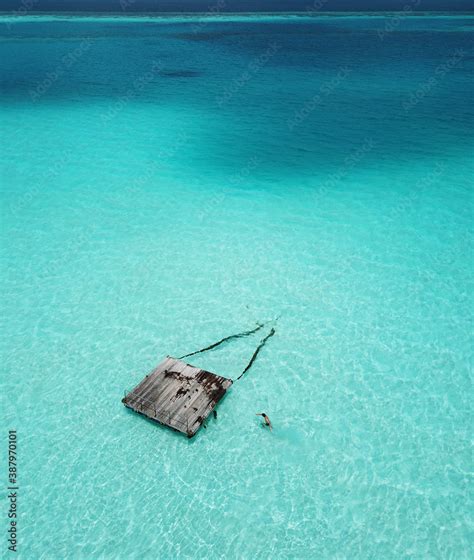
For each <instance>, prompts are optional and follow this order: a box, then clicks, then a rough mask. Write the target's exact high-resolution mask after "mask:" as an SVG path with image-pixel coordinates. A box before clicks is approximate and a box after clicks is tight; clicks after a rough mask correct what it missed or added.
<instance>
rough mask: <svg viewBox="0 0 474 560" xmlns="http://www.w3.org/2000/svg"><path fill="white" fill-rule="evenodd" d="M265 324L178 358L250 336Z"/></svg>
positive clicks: (259, 324)
mask: <svg viewBox="0 0 474 560" xmlns="http://www.w3.org/2000/svg"><path fill="white" fill-rule="evenodd" d="M265 324H266V323H258V326H257V327H256V328H255V329H252V330H251V331H245V332H241V333H239V334H232V335H230V336H226V337H225V338H223V339H222V340H219V342H214V344H211V345H210V346H206V348H202V349H201V350H196V352H191V353H190V354H185V355H184V356H181V357H180V358H178V359H179V360H182V359H183V358H189V356H194V355H195V354H201V353H202V352H207V351H208V350H212V349H213V348H216V346H220V345H221V344H224V342H227V341H229V340H233V339H234V338H244V337H245V336H250V335H251V334H253V333H256V332H257V331H259V330H260V329H263V327H264V326H265Z"/></svg>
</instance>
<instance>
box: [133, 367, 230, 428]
mask: <svg viewBox="0 0 474 560" xmlns="http://www.w3.org/2000/svg"><path fill="white" fill-rule="evenodd" d="M231 385H232V380H231V379H227V378H226V377H222V376H220V375H216V374H214V373H211V372H208V371H205V370H203V369H200V368H197V367H195V366H192V365H190V364H187V363H185V362H183V361H181V360H176V359H175V358H171V357H167V358H166V359H165V360H163V361H162V362H161V363H160V364H158V366H157V367H156V368H155V369H154V370H153V371H152V373H151V374H149V375H147V376H146V377H145V378H144V379H143V380H142V381H141V382H140V383H139V384H138V385H137V386H136V387H135V388H134V389H133V390H132V391H130V393H128V394H126V396H125V398H124V399H123V403H124V404H125V406H127V407H129V408H131V409H132V410H135V411H136V412H139V413H140V414H144V415H145V416H148V417H149V418H152V419H153V420H156V421H158V422H160V423H162V424H165V425H167V426H170V427H172V428H174V429H175V430H178V431H180V432H183V433H186V434H187V435H188V437H192V436H193V435H194V434H195V433H196V432H197V431H198V430H199V428H200V427H201V426H202V424H203V422H204V421H205V420H206V418H207V417H208V415H209V414H210V413H211V411H212V410H213V409H214V407H215V406H216V404H217V403H218V402H219V400H220V399H221V398H222V397H223V396H224V395H225V393H226V391H227V389H228V388H229V387H230V386H231Z"/></svg>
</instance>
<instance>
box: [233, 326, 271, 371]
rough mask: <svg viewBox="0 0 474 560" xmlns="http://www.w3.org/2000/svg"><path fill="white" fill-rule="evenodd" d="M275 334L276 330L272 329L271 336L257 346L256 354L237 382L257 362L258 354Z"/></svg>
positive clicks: (268, 335)
mask: <svg viewBox="0 0 474 560" xmlns="http://www.w3.org/2000/svg"><path fill="white" fill-rule="evenodd" d="M274 334H275V329H274V328H272V330H271V331H270V332H269V334H267V336H266V337H265V338H262V341H261V342H260V344H259V345H258V346H257V349H256V350H255V352H254V353H253V356H252V357H251V358H250V362H249V363H248V364H247V367H246V368H245V369H244V371H243V372H242V373H241V374H240V375H239V377H237V381H238V380H239V379H240V378H241V377H242V376H243V375H244V373H245V372H247V371H248V370H249V369H250V368H251V367H252V364H253V363H254V362H255V360H256V359H257V356H258V353H259V352H260V350H261V349H262V348H263V347H264V346H265V344H266V342H267V340H268V339H269V338H271V337H272V336H273V335H274Z"/></svg>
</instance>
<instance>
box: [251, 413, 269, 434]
mask: <svg viewBox="0 0 474 560" xmlns="http://www.w3.org/2000/svg"><path fill="white" fill-rule="evenodd" d="M255 416H263V419H264V420H265V425H266V426H268V427H269V428H270V431H272V423H271V422H270V418H268V416H267V415H266V414H265V412H258V413H257V414H256V415H255Z"/></svg>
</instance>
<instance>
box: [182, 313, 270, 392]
mask: <svg viewBox="0 0 474 560" xmlns="http://www.w3.org/2000/svg"><path fill="white" fill-rule="evenodd" d="M279 318H280V317H277V318H276V319H274V321H278V319H279ZM269 322H272V321H269ZM266 324H268V322H267V323H257V327H256V328H254V329H252V330H250V331H244V332H241V333H238V334H232V335H230V336H226V337H225V338H222V339H221V340H219V341H218V342H214V344H211V345H209V346H206V347H205V348H202V349H201V350H196V352H191V353H190V354H185V355H184V356H181V357H180V358H178V359H179V360H182V359H183V358H189V356H194V355H196V354H202V353H203V352H207V351H208V350H213V349H214V348H216V347H217V346H220V345H221V344H224V343H225V342H228V341H229V340H234V339H236V338H244V337H246V336H250V335H252V334H254V333H256V332H258V331H259V330H260V329H263V327H264V326H265V325H266ZM275 332H276V331H275V328H273V327H272V329H271V331H270V332H269V333H268V334H267V336H265V337H264V338H262V340H261V341H260V344H259V345H258V346H257V348H256V350H255V352H254V353H253V355H252V357H251V358H250V362H249V363H248V364H247V366H246V367H245V369H244V371H243V372H242V373H241V374H240V375H239V377H237V381H238V380H239V379H240V378H241V377H242V376H243V375H244V373H246V372H247V371H248V370H249V369H250V368H251V367H252V365H253V363H254V362H255V360H256V359H257V356H258V354H259V352H260V350H261V349H262V348H263V347H264V346H265V344H266V343H267V340H268V339H269V338H271V337H272V336H273V335H274V334H275Z"/></svg>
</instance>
